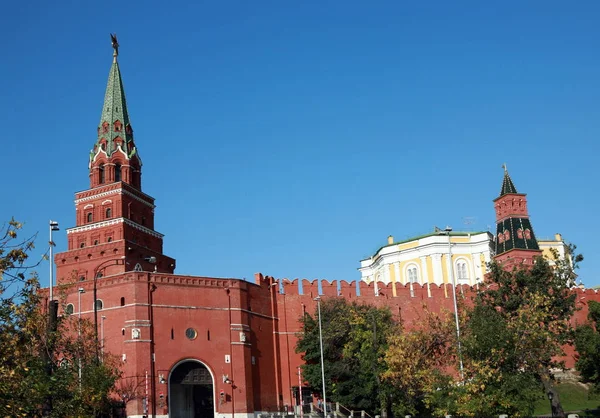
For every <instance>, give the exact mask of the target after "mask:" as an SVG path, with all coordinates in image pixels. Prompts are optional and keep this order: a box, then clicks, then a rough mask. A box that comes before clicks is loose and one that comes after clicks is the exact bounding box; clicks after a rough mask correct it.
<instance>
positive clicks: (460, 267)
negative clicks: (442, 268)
mask: <svg viewBox="0 0 600 418" xmlns="http://www.w3.org/2000/svg"><path fill="white" fill-rule="evenodd" d="M456 276H457V277H458V280H467V281H468V280H469V268H468V266H467V263H466V261H464V260H459V261H458V262H457V263H456Z"/></svg>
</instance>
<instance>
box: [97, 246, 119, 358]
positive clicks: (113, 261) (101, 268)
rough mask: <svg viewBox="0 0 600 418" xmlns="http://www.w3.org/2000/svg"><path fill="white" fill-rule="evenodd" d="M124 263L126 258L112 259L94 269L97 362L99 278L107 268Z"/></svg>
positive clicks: (98, 354) (98, 356) (98, 355)
mask: <svg viewBox="0 0 600 418" xmlns="http://www.w3.org/2000/svg"><path fill="white" fill-rule="evenodd" d="M120 261H122V262H123V263H125V256H122V257H119V258H112V259H110V260H106V261H104V262H102V263H100V264H98V265H97V266H96V268H95V269H94V337H95V340H96V360H98V359H99V358H100V353H99V352H98V344H99V341H98V286H97V283H98V276H99V275H100V274H101V271H102V270H104V269H105V268H106V267H108V266H110V265H112V264H114V265H118V264H120V263H119V262H120Z"/></svg>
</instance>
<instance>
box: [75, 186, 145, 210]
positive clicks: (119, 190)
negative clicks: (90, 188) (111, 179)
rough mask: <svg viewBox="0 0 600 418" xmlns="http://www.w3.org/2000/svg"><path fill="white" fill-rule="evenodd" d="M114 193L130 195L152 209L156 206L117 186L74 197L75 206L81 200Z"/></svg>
mask: <svg viewBox="0 0 600 418" xmlns="http://www.w3.org/2000/svg"><path fill="white" fill-rule="evenodd" d="M115 194H124V195H126V196H129V197H132V198H134V199H135V200H138V201H140V202H142V203H143V204H145V205H146V206H150V207H151V208H152V209H154V208H155V207H156V205H154V204H152V203H149V202H148V201H146V200H144V199H142V198H141V197H139V196H137V195H135V194H134V193H131V192H130V191H128V190H125V189H123V188H122V187H119V188H118V189H113V190H108V191H106V192H102V193H97V194H94V195H92V196H86V197H82V198H80V199H75V206H77V205H78V204H80V203H83V202H87V201H90V200H95V199H98V198H100V197H107V196H112V195H115Z"/></svg>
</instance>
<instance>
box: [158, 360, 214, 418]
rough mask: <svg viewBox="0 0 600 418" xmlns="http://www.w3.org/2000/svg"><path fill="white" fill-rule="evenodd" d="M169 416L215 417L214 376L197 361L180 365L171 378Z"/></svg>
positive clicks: (189, 417) (186, 417)
mask: <svg viewBox="0 0 600 418" xmlns="http://www.w3.org/2000/svg"><path fill="white" fill-rule="evenodd" d="M169 385H170V391H169V393H170V396H169V398H170V399H169V416H171V417H173V418H214V416H215V407H214V394H213V392H214V391H213V381H212V376H211V374H210V372H209V371H208V369H207V368H206V366H204V365H203V364H201V363H198V362H195V361H186V362H184V363H182V364H180V365H178V366H177V367H176V368H175V370H173V373H171V377H170V379H169Z"/></svg>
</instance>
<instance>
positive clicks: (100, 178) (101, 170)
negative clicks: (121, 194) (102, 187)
mask: <svg viewBox="0 0 600 418" xmlns="http://www.w3.org/2000/svg"><path fill="white" fill-rule="evenodd" d="M98 182H99V183H100V184H102V183H104V164H100V166H99V167H98Z"/></svg>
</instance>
